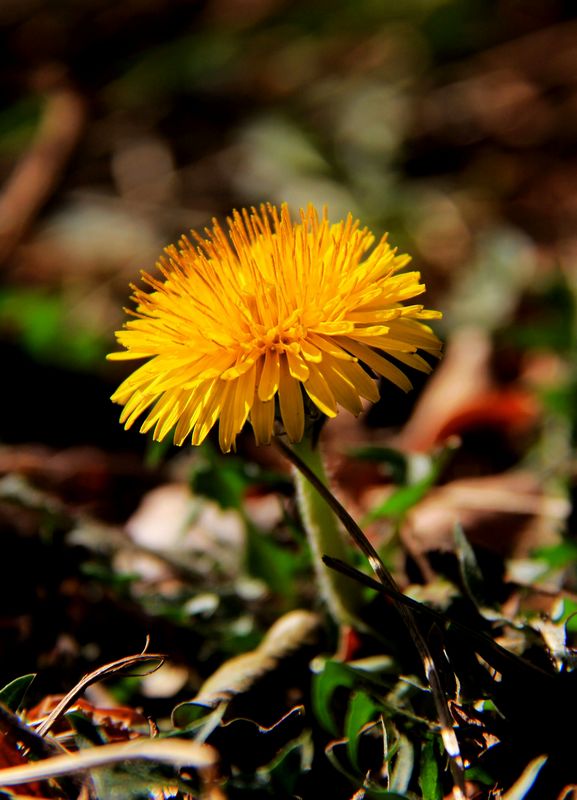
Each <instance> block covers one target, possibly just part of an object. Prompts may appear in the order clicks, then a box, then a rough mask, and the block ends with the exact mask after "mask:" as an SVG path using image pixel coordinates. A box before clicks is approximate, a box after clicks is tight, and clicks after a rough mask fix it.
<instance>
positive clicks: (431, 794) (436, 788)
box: [419, 738, 443, 800]
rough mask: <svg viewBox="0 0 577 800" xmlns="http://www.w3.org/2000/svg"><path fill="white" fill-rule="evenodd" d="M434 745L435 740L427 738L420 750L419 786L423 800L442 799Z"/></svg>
mask: <svg viewBox="0 0 577 800" xmlns="http://www.w3.org/2000/svg"><path fill="white" fill-rule="evenodd" d="M435 744H436V741H435V739H433V738H427V739H425V741H424V743H423V746H422V749H421V768H420V773H419V786H420V787H421V792H422V793H423V800H442V798H443V789H442V786H441V775H440V772H439V765H438V763H437V757H436V752H435V751H436V747H435Z"/></svg>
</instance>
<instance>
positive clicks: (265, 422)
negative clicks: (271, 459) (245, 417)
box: [250, 396, 274, 444]
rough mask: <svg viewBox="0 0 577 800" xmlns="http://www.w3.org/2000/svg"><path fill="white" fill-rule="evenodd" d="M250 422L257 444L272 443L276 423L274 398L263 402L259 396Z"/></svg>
mask: <svg viewBox="0 0 577 800" xmlns="http://www.w3.org/2000/svg"><path fill="white" fill-rule="evenodd" d="M250 423H251V425H252V427H253V430H254V438H255V439H256V443H257V444H270V440H271V437H272V431H273V425H274V400H267V401H266V402H265V403H263V401H262V400H260V398H259V397H258V396H256V397H255V400H254V405H253V407H252V408H251V411H250Z"/></svg>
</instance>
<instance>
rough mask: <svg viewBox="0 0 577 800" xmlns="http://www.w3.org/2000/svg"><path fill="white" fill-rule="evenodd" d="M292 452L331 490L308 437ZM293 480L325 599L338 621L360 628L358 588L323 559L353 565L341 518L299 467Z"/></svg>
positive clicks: (317, 455)
mask: <svg viewBox="0 0 577 800" xmlns="http://www.w3.org/2000/svg"><path fill="white" fill-rule="evenodd" d="M292 450H293V451H294V452H295V453H296V454H297V455H298V456H299V457H300V459H301V461H302V462H304V463H305V464H306V466H307V467H308V468H309V470H311V472H313V473H314V475H315V476H316V477H317V478H318V480H319V481H321V483H322V484H323V485H324V486H327V487H328V483H329V482H328V478H327V475H326V471H325V467H324V463H323V459H322V455H321V453H320V452H319V448H318V447H314V446H313V445H312V443H311V442H310V441H309V440H308V439H307V438H305V439H303V440H302V441H301V442H299V443H298V444H294V445H293V446H292ZM294 481H295V486H296V493H297V494H296V496H297V503H298V507H299V511H300V514H301V517H302V521H303V525H304V528H305V531H306V534H307V538H308V541H309V545H310V548H311V552H312V555H313V561H314V565H315V570H316V574H317V578H318V582H319V585H320V589H321V593H322V596H323V599H324V601H325V602H326V604H327V606H328V609H329V611H330V613H331V614H332V616H333V618H334V619H335V621H336V622H338V623H341V624H346V625H354V626H355V627H358V626H359V617H358V613H359V609H360V607H361V604H362V593H361V590H360V587H359V585H358V584H356V583H354V582H353V581H351V580H349V579H348V578H347V577H345V576H344V575H341V574H340V573H338V572H336V571H335V570H333V569H329V568H328V567H327V566H326V564H325V563H324V562H323V556H324V555H329V556H332V557H333V558H338V559H340V560H341V561H344V562H346V563H349V564H350V563H351V552H350V548H349V547H347V541H346V539H345V537H344V535H343V530H342V528H341V526H340V524H339V520H338V517H337V516H336V514H335V513H334V511H333V510H332V508H331V507H330V505H329V504H328V503H327V501H326V500H325V499H324V497H322V495H320V494H319V492H318V491H317V490H316V489H315V487H314V486H313V485H312V484H311V483H310V481H309V480H308V478H307V477H306V476H305V475H304V474H303V473H302V472H301V471H300V470H299V469H297V468H295V469H294Z"/></svg>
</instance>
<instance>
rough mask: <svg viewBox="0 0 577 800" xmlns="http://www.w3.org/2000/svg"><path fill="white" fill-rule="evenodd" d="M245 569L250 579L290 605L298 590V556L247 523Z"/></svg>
mask: <svg viewBox="0 0 577 800" xmlns="http://www.w3.org/2000/svg"><path fill="white" fill-rule="evenodd" d="M246 534H247V549H246V566H247V571H248V573H249V574H250V575H252V576H253V577H255V578H260V579H261V580H263V581H264V582H265V583H266V584H267V586H269V587H270V589H271V590H272V591H273V592H274V594H275V595H279V596H280V597H282V598H283V599H284V600H285V602H286V604H287V605H291V604H292V602H293V600H294V598H295V596H296V589H297V581H296V574H297V572H298V571H299V569H300V556H299V554H298V553H295V552H294V551H293V550H291V549H290V548H289V547H284V546H282V545H280V544H279V543H278V542H277V541H276V540H275V539H274V538H273V537H272V536H268V535H267V534H265V533H261V532H260V531H259V530H258V529H257V528H256V527H255V526H254V525H252V524H251V523H250V522H249V521H248V520H247V521H246Z"/></svg>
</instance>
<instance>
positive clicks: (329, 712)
mask: <svg viewBox="0 0 577 800" xmlns="http://www.w3.org/2000/svg"><path fill="white" fill-rule="evenodd" d="M313 668H314V667H313ZM357 679H358V678H357V675H356V674H355V672H354V670H352V669H350V668H349V667H347V666H345V665H344V664H341V663H340V662H338V661H331V660H327V661H325V662H324V664H323V666H322V668H321V669H320V670H319V671H318V672H316V673H315V675H314V676H313V684H312V704H313V709H314V713H315V716H316V718H317V719H318V721H319V722H320V724H321V725H322V726H323V728H325V729H326V730H327V731H329V732H330V733H331V734H332V735H333V736H338V735H339V728H338V725H337V723H336V720H335V717H334V713H333V708H332V701H333V697H334V694H335V692H336V691H337V689H341V688H346V689H351V688H352V687H353V686H354V685H355V683H356V681H357Z"/></svg>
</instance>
